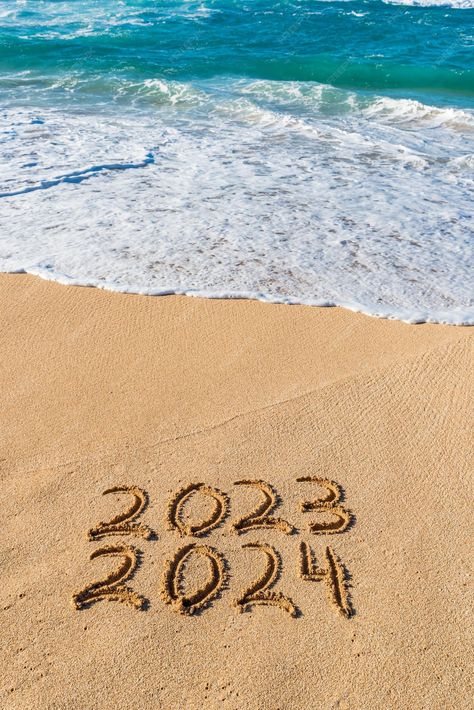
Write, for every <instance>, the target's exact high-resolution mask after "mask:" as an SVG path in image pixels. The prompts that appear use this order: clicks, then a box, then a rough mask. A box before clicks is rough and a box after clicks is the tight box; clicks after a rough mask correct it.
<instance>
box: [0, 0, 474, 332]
mask: <svg viewBox="0 0 474 710" xmlns="http://www.w3.org/2000/svg"><path fill="white" fill-rule="evenodd" d="M0 116H1V124H0V219H1V220H2V222H1V224H2V225H3V226H2V234H3V236H1V237H0V268H2V269H3V270H26V271H31V272H34V273H40V274H41V275H44V276H49V277H51V278H57V279H58V280H63V281H66V282H76V283H90V284H93V285H102V286H105V287H108V288H116V289H120V290H132V291H141V292H148V293H161V292H169V291H178V292H188V293H204V294H208V295H216V296H218V295H221V296H233V295H234V296H235V295H251V296H254V297H260V298H265V299H269V300H279V301H288V302H294V301H297V302H306V303H317V304H332V303H337V304H343V305H346V306H348V307H352V308H355V309H358V310H364V311H366V312H370V313H374V314H376V315H386V316H392V317H400V318H404V319H406V320H420V319H421V320H441V321H444V322H463V323H466V322H471V321H472V320H473V319H474V318H473V302H472V272H471V271H470V267H471V265H472V262H471V259H472V239H473V227H474V224H473V218H472V194H473V187H474V2H473V0H455V1H454V2H451V3H450V2H446V3H443V2H442V0H434V1H433V2H431V3H430V2H428V0H426V2H425V1H424V0H420V2H419V3H412V2H410V0H405V1H404V3H400V4H395V3H389V2H381V1H379V0H364V1H361V0H354V1H351V0H347V1H339V2H337V1H332V0H329V1H327V2H322V1H318V0H282V1H280V2H278V1H277V2H270V0H252V2H242V1H240V0H203V1H202V2H179V1H177V0H173V1H172V2H170V1H164V2H152V1H151V0H133V1H132V0H123V1H121V2H117V1H114V2H111V1H109V0H100V1H93V0H67V1H58V0H56V1H52V0H49V1H43V0H30V1H28V0H21V1H20V0H19V1H16V2H15V1H14V0H3V2H1V3H0Z"/></svg>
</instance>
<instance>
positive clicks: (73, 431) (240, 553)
mask: <svg viewBox="0 0 474 710" xmlns="http://www.w3.org/2000/svg"><path fill="white" fill-rule="evenodd" d="M0 336H1V337H0V361H1V362H2V363H3V366H2V368H1V369H0V388H1V391H2V407H1V409H0V412H1V413H0V427H1V430H2V444H1V450H0V473H1V476H2V490H3V503H2V505H3V509H4V520H5V523H4V529H3V533H4V534H3V535H2V543H1V545H0V560H1V566H2V570H3V571H2V578H3V585H2V591H1V599H0V602H1V605H2V609H3V614H4V629H5V633H4V634H3V641H2V645H3V648H2V657H3V659H4V661H3V667H2V681H3V682H2V684H1V687H0V704H1V705H2V707H3V708H5V710H25V708H30V707H36V708H38V710H53V709H56V708H57V709H58V710H73V709H74V710H75V708H78V707H79V708H88V709H89V708H90V710H95V709H96V708H97V710H99V709H100V710H109V709H110V710H112V709H113V710H122V708H123V709H125V708H127V709H128V710H130V708H133V709H134V710H147V709H148V708H150V707H156V708H164V709H165V710H178V709H180V708H184V707H185V708H186V709H187V710H188V709H189V710H200V709H201V708H203V707H207V708H211V709H213V708H217V707H219V708H228V709H229V710H237V709H238V710H244V709H245V710H246V709H248V710H256V708H258V709H259V710H275V708H277V707H280V708H282V709H284V710H301V709H302V708H308V710H309V708H311V709H313V708H315V709H317V710H319V709H320V710H329V709H331V710H332V709H333V708H334V710H336V708H337V709H338V710H353V709H355V708H361V707H364V708H370V710H379V708H380V710H382V709H383V710H385V709H386V708H401V709H402V710H403V709H404V708H406V709H407V710H408V708H426V709H427V710H428V708H429V709H431V708H436V707H448V706H449V707H456V708H460V709H461V710H463V709H464V708H466V710H467V708H468V706H469V705H468V703H469V700H468V698H469V697H471V696H472V681H471V678H470V676H469V673H468V667H467V665H468V658H469V653H470V636H471V632H472V621H471V618H470V617H469V616H468V614H469V611H468V610H469V598H468V596H469V588H468V585H469V583H470V582H469V570H468V568H467V565H466V562H465V560H467V559H468V555H469V539H470V536H469V533H468V531H469V528H470V525H471V524H470V520H471V517H472V516H471V512H470V501H469V495H468V491H469V489H470V486H471V485H472V472H471V471H470V470H469V461H470V457H471V454H472V442H471V424H470V422H472V400H473V396H474V392H473V391H472V389H473V384H472V383H473V381H474V378H473V377H472V374H474V373H473V372H472V369H473V367H472V363H473V358H472V354H473V349H474V340H473V338H472V330H471V329H470V328H466V327H463V326H451V327H448V326H446V325H434V324H421V325H417V326H416V327H415V326H413V325H408V324H405V323H402V322H399V321H394V320H385V319H377V318H373V317H369V316H366V315H362V314H357V313H353V312H350V311H347V310H344V309H342V308H317V307H309V306H303V305H295V306H292V307H291V308H290V309H289V308H287V307H286V306H285V305H275V304H268V303H262V302H259V301H247V300H232V299H224V300H218V299H211V300H208V299H204V298H195V299H193V298H186V297H184V296H166V297H163V298H160V299H157V298H154V297H151V296H141V297H140V298H137V297H136V296H134V295H129V294H118V293H112V292H109V291H105V290H100V289H97V288H90V289H88V288H85V287H75V286H69V287H64V286H62V285H60V284H58V283H54V282H51V281H46V280H43V279H40V278H37V277H34V276H31V275H24V274H21V275H20V274H0ZM308 478H319V479H326V480H327V481H333V482H335V483H334V485H335V488H334V489H333V494H334V496H335V497H336V498H337V497H338V496H340V501H339V502H338V503H337V505H338V506H339V507H341V508H342V510H343V513H342V514H341V515H342V519H346V520H347V521H348V524H347V525H346V527H343V526H342V527H341V528H340V531H339V532H338V531H337V530H335V531H334V530H333V531H332V532H331V531H329V532H324V530H322V528H321V525H322V526H323V527H324V525H326V526H327V525H333V526H334V525H336V527H337V525H338V524H339V523H337V520H339V518H338V517H337V515H338V514H337V511H336V513H333V514H332V515H331V513H329V514H328V513H327V510H330V508H331V505H332V507H333V508H335V507H336V503H334V504H330V505H329V508H326V509H325V510H326V512H325V513H321V511H319V513H318V511H317V510H315V509H308V512H304V509H303V508H302V502H303V501H305V500H306V501H314V499H315V498H317V497H322V496H323V495H324V493H325V490H324V486H323V487H322V488H321V483H319V484H318V483H317V482H314V481H313V482H311V481H308V480H306V479H308ZM301 479H304V480H301ZM241 481H247V482H248V481H254V482H257V483H258V484H259V485H260V488H259V487H258V485H253V484H252V485H249V484H248V483H244V484H242V483H239V482H241ZM262 481H263V482H264V483H265V484H266V485H269V486H270V488H269V489H268V491H270V492H269V493H268V495H269V498H270V499H271V500H272V501H273V503H274V505H275V507H274V510H273V511H270V513H269V515H270V516H273V518H277V519H279V521H280V522H278V524H274V525H273V526H267V527H257V528H255V529H249V530H248V531H239V529H238V527H239V525H241V526H242V525H244V527H245V518H246V517H247V518H249V514H250V513H251V512H252V511H254V509H255V507H256V506H257V505H258V504H259V503H260V502H261V500H262V490H264V489H265V488H263V489H262V487H261V486H262V485H263V484H261V482H262ZM193 483H202V484H203V485H204V487H208V488H210V489H212V490H213V491H214V495H217V496H218V497H219V496H221V498H219V500H220V503H219V504H218V505H217V508H215V510H217V513H215V512H213V511H214V507H213V506H214V503H212V501H210V499H208V498H206V497H205V495H207V496H209V495H211V497H212V495H213V494H209V493H205V495H204V497H203V494H202V492H201V493H198V494H197V495H194V498H193V497H192V496H191V497H189V499H188V498H186V495H187V493H186V490H187V486H189V485H190V484H193ZM236 483H237V484H238V485H236ZM117 487H126V488H127V491H128V492H123V491H122V492H118V491H116V492H115V493H109V494H106V495H103V494H104V491H107V490H109V489H111V488H117ZM206 490H207V489H206ZM216 490H217V493H216ZM327 490H328V489H326V494H327ZM130 491H132V492H130ZM133 491H135V493H133ZM136 491H139V492H138V493H137V492H136ZM140 491H141V493H140ZM183 491H184V493H183ZM180 495H181V496H184V498H183V500H184V503H177V502H176V501H177V500H178V499H179V496H180ZM130 496H132V497H130ZM133 496H135V497H136V501H138V503H139V505H138V508H137V509H139V511H140V512H139V513H138V514H137V515H138V517H136V519H133V520H135V523H136V524H137V525H139V526H142V527H141V528H139V532H137V531H136V529H135V532H133V534H130V533H127V529H126V528H122V529H121V534H120V535H118V534H116V535H110V536H108V537H107V536H102V537H101V536H100V525H101V523H99V521H110V520H111V519H112V518H113V517H114V516H116V515H117V514H118V513H119V512H120V511H123V510H124V509H126V508H127V506H129V505H130V504H131V503H133V500H134V499H133ZM140 496H142V498H140ZM272 496H273V497H272ZM140 501H141V502H140ZM173 501H174V502H173ZM186 501H187V502H186ZM140 506H141V507H140ZM219 506H221V507H219ZM219 511H220V512H219ZM344 515H346V518H344ZM334 516H335V517H334ZM203 520H204V521H205V520H210V521H211V522H210V523H209V525H210V529H209V530H208V531H205V532H204V534H203V536H202V537H193V535H191V534H190V531H189V528H186V525H188V524H190V521H193V522H194V523H195V524H197V525H198V527H199V524H201V523H200V521H203ZM242 521H244V522H243V523H242ZM311 524H313V526H314V525H315V524H316V528H314V527H313V530H311ZM318 524H319V528H318ZM341 525H342V523H341ZM98 526H99V527H98ZM143 526H145V527H143ZM180 526H182V530H181V534H180ZM290 528H291V530H290ZM97 529H98V530H99V534H97ZM94 530H96V533H94V534H92V535H91V531H92V532H93V531H94ZM147 531H153V533H154V535H153V536H151V535H148V532H147ZM290 533H291V534H290ZM192 543H194V544H195V545H196V546H200V550H201V552H200V553H199V554H201V555H205V554H207V553H206V552H205V550H204V548H206V549H207V548H212V550H214V551H216V552H215V554H216V558H215V559H216V562H215V566H214V567H213V568H212V569H214V572H213V574H214V573H215V580H216V592H215V596H212V594H211V593H209V594H208V597H209V598H208V597H206V594H207V592H206V591H205V585H204V587H203V581H205V580H206V579H207V575H208V574H209V571H208V565H207V564H206V559H205V558H204V557H203V558H202V559H201V558H200V557H199V556H198V555H195V557H196V559H193V560H192V563H190V565H189V566H188V567H186V575H185V579H184V581H182V585H183V587H182V588H183V589H185V590H187V591H188V593H189V594H191V591H192V590H195V591H196V590H198V592H199V593H197V592H196V594H197V596H196V599H198V602H196V603H201V602H202V605H203V606H202V609H197V610H196V613H195V614H188V611H189V608H188V607H189V605H188V606H186V605H184V606H183V605H182V606H181V607H180V606H179V599H177V598H176V595H177V594H178V593H177V592H176V589H174V588H173V585H172V584H170V583H168V582H167V581H166V580H167V579H168V580H169V579H170V578H171V579H172V578H173V574H176V569H175V568H174V567H173V564H174V563H175V565H176V564H177V563H176V560H177V559H178V558H177V557H176V555H177V554H178V551H179V550H182V549H183V547H184V546H186V545H188V544H192ZM249 543H252V545H253V548H252V546H251V548H249V547H248V544H249ZM303 543H305V544H306V545H309V547H310V551H311V553H312V554H313V555H314V559H313V562H314V564H316V565H318V566H319V567H321V566H324V565H325V564H326V563H327V564H328V565H332V566H333V567H332V569H333V570H336V572H334V576H333V578H332V579H333V585H334V584H335V582H334V580H336V581H337V580H338V579H339V583H340V584H341V585H343V586H341V587H340V589H342V591H343V592H345V593H346V597H344V594H343V595H342V597H341V596H339V597H337V595H336V596H335V595H334V593H333V592H331V589H332V587H331V585H330V584H329V583H326V582H325V581H324V580H322V581H321V579H318V577H317V575H316V576H314V578H313V580H311V579H310V577H311V574H309V575H308V574H307V571H306V578H305V576H304V574H303V572H302V569H303V567H302V563H301V554H302V549H303V547H302V546H303ZM124 545H125V546H127V548H128V549H129V548H132V552H130V549H129V551H128V552H127V555H128V557H127V558H126V561H127V564H129V565H130V566H131V567H130V568H132V567H133V565H134V564H135V566H136V569H135V571H134V572H133V570H132V572H131V573H130V578H129V579H128V578H127V580H126V581H125V582H124V584H125V586H126V587H129V588H130V589H131V590H132V592H133V594H134V595H135V596H133V595H132V596H131V595H130V594H129V593H127V594H128V596H127V594H125V593H124V594H123V595H122V602H121V603H120V602H118V601H112V600H108V601H107V600H105V601H96V602H94V603H92V604H90V606H89V607H86V608H80V607H81V604H82V600H83V598H84V590H86V591H87V588H88V585H89V586H90V584H91V583H93V582H94V581H98V580H101V579H103V578H105V577H107V575H110V574H111V573H112V572H113V571H114V570H117V568H118V567H119V564H120V559H118V557H117V558H116V559H111V558H110V557H108V558H105V557H103V558H101V557H100V554H99V555H98V554H97V550H100V549H103V548H104V547H107V548H108V549H109V553H110V547H111V546H112V547H113V546H115V548H114V549H115V553H113V554H115V555H117V554H118V553H117V548H118V547H119V548H120V549H123V546H124ZM256 545H257V547H258V545H260V549H257V547H256ZM262 546H266V548H265V549H266V550H267V551H266V552H265V550H262ZM270 548H271V549H270ZM327 549H330V550H331V552H327ZM135 550H136V551H138V552H136V553H135ZM272 550H273V553H272ZM325 550H326V552H325ZM93 553H94V554H95V555H96V557H95V558H93V559H90V558H91V554H93ZM333 553H334V554H333ZM134 555H135V557H134ZM272 555H273V556H272ZM221 561H222V565H221ZM266 564H268V565H270V567H271V566H272V565H274V568H273V569H274V570H276V572H275V574H276V581H275V584H274V587H270V589H272V590H274V592H275V593H276V594H278V593H280V594H282V595H283V597H284V603H283V602H282V603H281V604H280V603H279V602H278V603H276V604H274V605H271V606H269V605H268V604H265V603H256V604H253V605H252V604H251V603H248V605H247V606H245V599H246V598H247V597H248V595H249V593H250V592H249V590H250V589H251V583H252V580H254V581H255V580H257V578H259V575H262V572H264V570H265V565H266ZM338 564H340V565H341V569H342V568H343V567H344V568H345V569H346V570H347V572H348V574H349V575H350V581H349V580H345V581H341V580H342V577H341V576H340V575H339V577H338V576H337V569H338V567H337V565H338ZM308 569H310V568H308ZM328 569H329V567H328ZM310 571H311V570H310ZM346 582H347V586H344V585H346ZM219 585H221V586H220V587H219ZM202 589H204V591H202ZM199 590H201V591H199ZM246 594H247V597H246V596H245V595H246ZM81 595H82V596H81ZM341 598H346V601H345V602H344V603H345V604H346V605H347V609H350V613H348V614H345V613H342V612H341V609H342V610H343V606H344V604H343V602H341ZM337 599H339V602H337ZM242 600H244V601H242ZM335 600H336V601H335ZM336 602H337V603H336ZM134 605H135V606H134ZM140 605H141V606H140ZM191 606H192V605H191ZM239 611H241V612H242V613H239ZM293 612H294V613H293ZM347 617H350V618H347Z"/></svg>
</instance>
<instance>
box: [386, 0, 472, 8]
mask: <svg viewBox="0 0 474 710" xmlns="http://www.w3.org/2000/svg"><path fill="white" fill-rule="evenodd" d="M383 2H385V3H387V4H390V5H407V6H410V7H450V8H453V9H455V10H472V9H473V8H474V0H383Z"/></svg>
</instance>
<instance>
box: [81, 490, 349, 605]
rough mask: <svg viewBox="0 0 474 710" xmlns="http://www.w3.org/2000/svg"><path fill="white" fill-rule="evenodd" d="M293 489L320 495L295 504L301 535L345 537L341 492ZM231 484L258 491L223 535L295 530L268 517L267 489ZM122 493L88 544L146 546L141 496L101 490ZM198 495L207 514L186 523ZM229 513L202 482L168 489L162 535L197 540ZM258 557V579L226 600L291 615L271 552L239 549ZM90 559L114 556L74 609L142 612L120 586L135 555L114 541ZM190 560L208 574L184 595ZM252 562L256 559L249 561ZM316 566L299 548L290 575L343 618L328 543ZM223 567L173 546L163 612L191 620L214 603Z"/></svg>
mask: <svg viewBox="0 0 474 710" xmlns="http://www.w3.org/2000/svg"><path fill="white" fill-rule="evenodd" d="M296 480H297V482H298V483H301V484H316V485H318V486H320V487H321V488H322V489H324V495H323V496H322V497H318V498H315V499H312V500H303V501H302V502H301V503H300V509H301V512H303V513H311V514H312V519H311V522H310V523H309V526H308V530H309V531H310V532H311V533H312V534H314V535H334V534H338V533H343V532H345V531H346V530H347V529H348V528H349V527H350V525H351V523H352V521H353V515H352V513H351V512H350V511H349V510H347V508H346V507H344V506H343V505H342V498H343V492H342V488H341V486H340V485H339V484H338V483H336V482H335V481H330V480H329V479H325V478H318V477H314V476H305V477H301V478H298V479H296ZM234 485H236V486H245V487H248V488H251V489H254V490H255V491H256V492H257V493H258V504H257V506H256V507H255V509H253V510H251V511H250V512H248V513H247V514H245V515H243V516H241V517H240V518H237V519H234V520H231V521H230V524H229V525H230V530H231V532H233V533H235V534H237V535H244V534H246V533H251V532H252V531H256V530H273V531H277V532H280V533H282V534H284V535H291V534H293V533H295V532H297V531H296V528H295V527H294V526H293V525H292V524H291V523H290V522H288V521H287V520H284V519H283V518H280V517H278V516H275V515H274V513H275V510H276V509H277V507H278V506H279V503H280V497H279V495H278V493H277V491H276V490H275V488H274V487H273V486H272V485H271V484H270V483H267V482H265V481H261V480H241V481H236V482H235V484H234ZM111 493H121V494H126V495H128V496H130V497H131V504H130V505H129V506H128V507H127V508H126V509H125V510H123V511H122V512H121V513H119V514H117V515H116V516H115V517H113V518H112V519H111V520H109V521H107V522H100V523H99V524H98V525H96V526H95V527H93V528H91V529H90V530H89V532H88V539H89V540H90V541H91V542H94V541H96V540H102V539H103V538H107V537H117V536H120V537H126V536H133V537H141V538H143V539H144V540H152V539H153V537H154V533H153V531H152V530H151V529H150V528H149V527H148V526H147V525H145V524H144V523H143V522H141V521H139V520H138V518H139V517H140V516H141V514H142V513H143V511H144V510H145V508H146V506H147V504H148V495H147V493H146V492H145V491H144V490H142V489H141V488H138V487H137V486H115V487H113V488H109V489H107V490H106V491H104V495H108V494H111ZM198 495H201V496H205V497H207V498H209V499H210V501H211V503H212V510H211V512H210V513H209V514H208V515H207V516H206V517H203V518H202V519H198V520H195V521H193V522H190V520H189V518H188V517H187V516H186V515H185V508H186V505H187V503H188V502H189V501H191V499H192V498H194V497H196V496H198ZM228 514H229V496H228V495H227V493H224V492H223V491H221V490H219V489H218V488H213V487H211V486H209V485H207V484H205V483H191V484H189V485H187V486H184V487H183V488H180V489H179V490H178V491H176V492H175V493H174V494H173V495H172V497H171V499H170V501H169V503H168V509H167V514H166V522H167V527H168V529H169V530H171V531H173V532H176V533H178V534H179V535H180V536H181V537H190V538H200V537H203V536H205V535H207V534H208V533H210V532H211V531H212V530H215V529H216V528H218V527H220V526H221V525H223V524H224V521H225V520H226V518H227V517H228ZM242 547H243V548H245V549H250V550H252V551H254V552H256V553H259V558H258V560H259V565H260V567H259V570H260V575H259V576H258V577H257V578H256V579H254V580H253V581H252V582H251V583H250V584H249V585H248V586H247V587H246V588H245V589H243V590H241V592H240V593H239V595H238V596H237V597H236V598H235V599H234V600H233V603H232V605H233V606H234V607H235V608H237V609H238V610H239V611H246V610H250V609H252V608H253V607H254V606H256V605H269V606H277V607H279V608H281V609H282V610H284V611H286V612H287V613H289V614H290V615H291V616H292V617H296V616H298V609H297V607H296V605H295V604H294V603H293V601H292V600H291V599H290V597H289V596H287V595H285V594H284V593H283V592H282V591H277V590H276V589H275V586H276V584H277V582H278V579H279V577H280V575H281V570H282V564H281V558H280V555H279V553H278V551H277V550H276V549H275V547H273V546H272V545H270V544H268V543H264V542H255V541H252V542H248V543H246V544H244V545H243V546H242ZM98 557H117V558H118V559H119V561H120V564H119V567H116V568H115V569H114V570H113V571H112V572H111V573H110V574H109V575H108V576H107V577H105V578H104V579H102V580H97V581H95V582H93V583H92V584H89V585H87V586H86V587H84V588H83V589H82V590H80V591H79V592H76V593H75V594H74V595H73V604H74V607H75V608H76V609H82V608H84V607H88V606H90V605H91V604H92V603H94V602H97V601H101V600H109V601H121V602H125V603H127V604H129V605H131V606H133V607H135V608H137V609H144V608H146V606H147V600H146V599H145V598H144V597H143V596H141V595H140V594H138V593H137V592H135V591H134V590H133V589H132V588H131V587H130V586H128V585H127V582H129V580H130V579H131V578H132V576H133V574H134V572H135V570H136V568H137V567H138V565H139V564H140V561H141V557H142V553H141V552H140V551H139V550H137V549H136V548H135V547H134V546H132V545H129V544H125V543H117V544H112V545H107V546H104V547H100V548H97V549H95V550H94V551H93V552H92V554H91V556H90V559H91V560H95V559H97V558H98ZM192 557H202V558H204V559H205V560H206V562H207V564H208V568H209V575H208V578H207V580H206V581H205V583H204V584H202V585H199V586H198V587H197V588H196V589H194V590H192V591H191V592H186V593H185V592H184V591H183V587H184V578H185V574H186V567H187V565H188V563H189V561H190V560H191V558H192ZM255 559H256V561H257V557H256V556H255ZM324 560H325V562H324V566H322V567H319V566H318V565H317V563H316V561H315V558H314V552H313V550H312V549H311V547H310V546H309V544H308V543H307V542H304V541H302V542H301V543H300V550H299V562H298V573H299V577H300V578H301V579H302V580H304V581H314V582H324V583H325V585H326V589H327V595H328V599H329V601H330V602H331V604H332V605H333V607H334V608H335V609H336V610H337V611H338V612H340V613H341V614H342V615H343V616H344V617H346V618H349V617H350V616H351V614H352V608H351V604H350V600H349V594H348V581H347V573H346V570H345V567H344V565H343V564H342V563H341V561H340V560H339V558H338V557H337V555H336V553H335V552H334V550H333V548H332V547H331V546H329V545H327V546H326V547H325V550H324ZM228 569H229V565H228V563H227V560H226V559H225V557H224V556H223V554H222V553H221V552H219V551H218V550H217V549H215V548H214V547H211V546H210V545H206V544H200V543H198V542H188V543H187V544H185V545H183V546H182V547H180V548H178V550H177V551H176V552H175V554H174V555H173V556H172V557H171V558H170V559H167V560H165V562H164V571H163V575H162V581H161V598H162V600H163V601H164V602H165V603H166V604H168V605H170V607H171V608H172V609H173V610H175V611H177V612H179V613H181V614H186V615H191V614H193V613H195V612H197V611H200V610H202V609H204V608H205V607H207V606H208V605H209V604H210V603H211V602H212V601H213V600H215V599H216V598H218V597H219V595H220V593H221V591H222V590H223V589H224V588H225V587H226V586H227V584H228V581H229V573H228Z"/></svg>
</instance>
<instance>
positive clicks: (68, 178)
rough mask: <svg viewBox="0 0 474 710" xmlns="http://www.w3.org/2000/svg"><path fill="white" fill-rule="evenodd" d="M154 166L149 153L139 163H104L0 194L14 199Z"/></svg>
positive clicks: (153, 158)
mask: <svg viewBox="0 0 474 710" xmlns="http://www.w3.org/2000/svg"><path fill="white" fill-rule="evenodd" d="M154 164H155V156H154V155H153V153H152V152H151V151H150V152H149V153H147V154H146V158H145V160H143V161H142V162H141V163H106V164H104V165H93V166H92V167H91V168H85V169H84V170H75V171H74V172H71V173H66V174H65V175H58V177H56V178H53V179H52V180H42V181H41V182H40V184H39V185H32V186H31V187H24V188H23V189H22V190H16V191H15V192H0V198H1V197H16V196H17V195H25V194H26V193H28V192H36V191H37V190H48V189H49V188H50V187H56V186H57V185H61V184H63V183H76V184H77V183H81V182H82V181H83V180H88V179H89V178H91V177H95V176H96V175H97V174H98V173H101V172H102V171H104V170H136V169H137V168H146V167H147V165H154Z"/></svg>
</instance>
